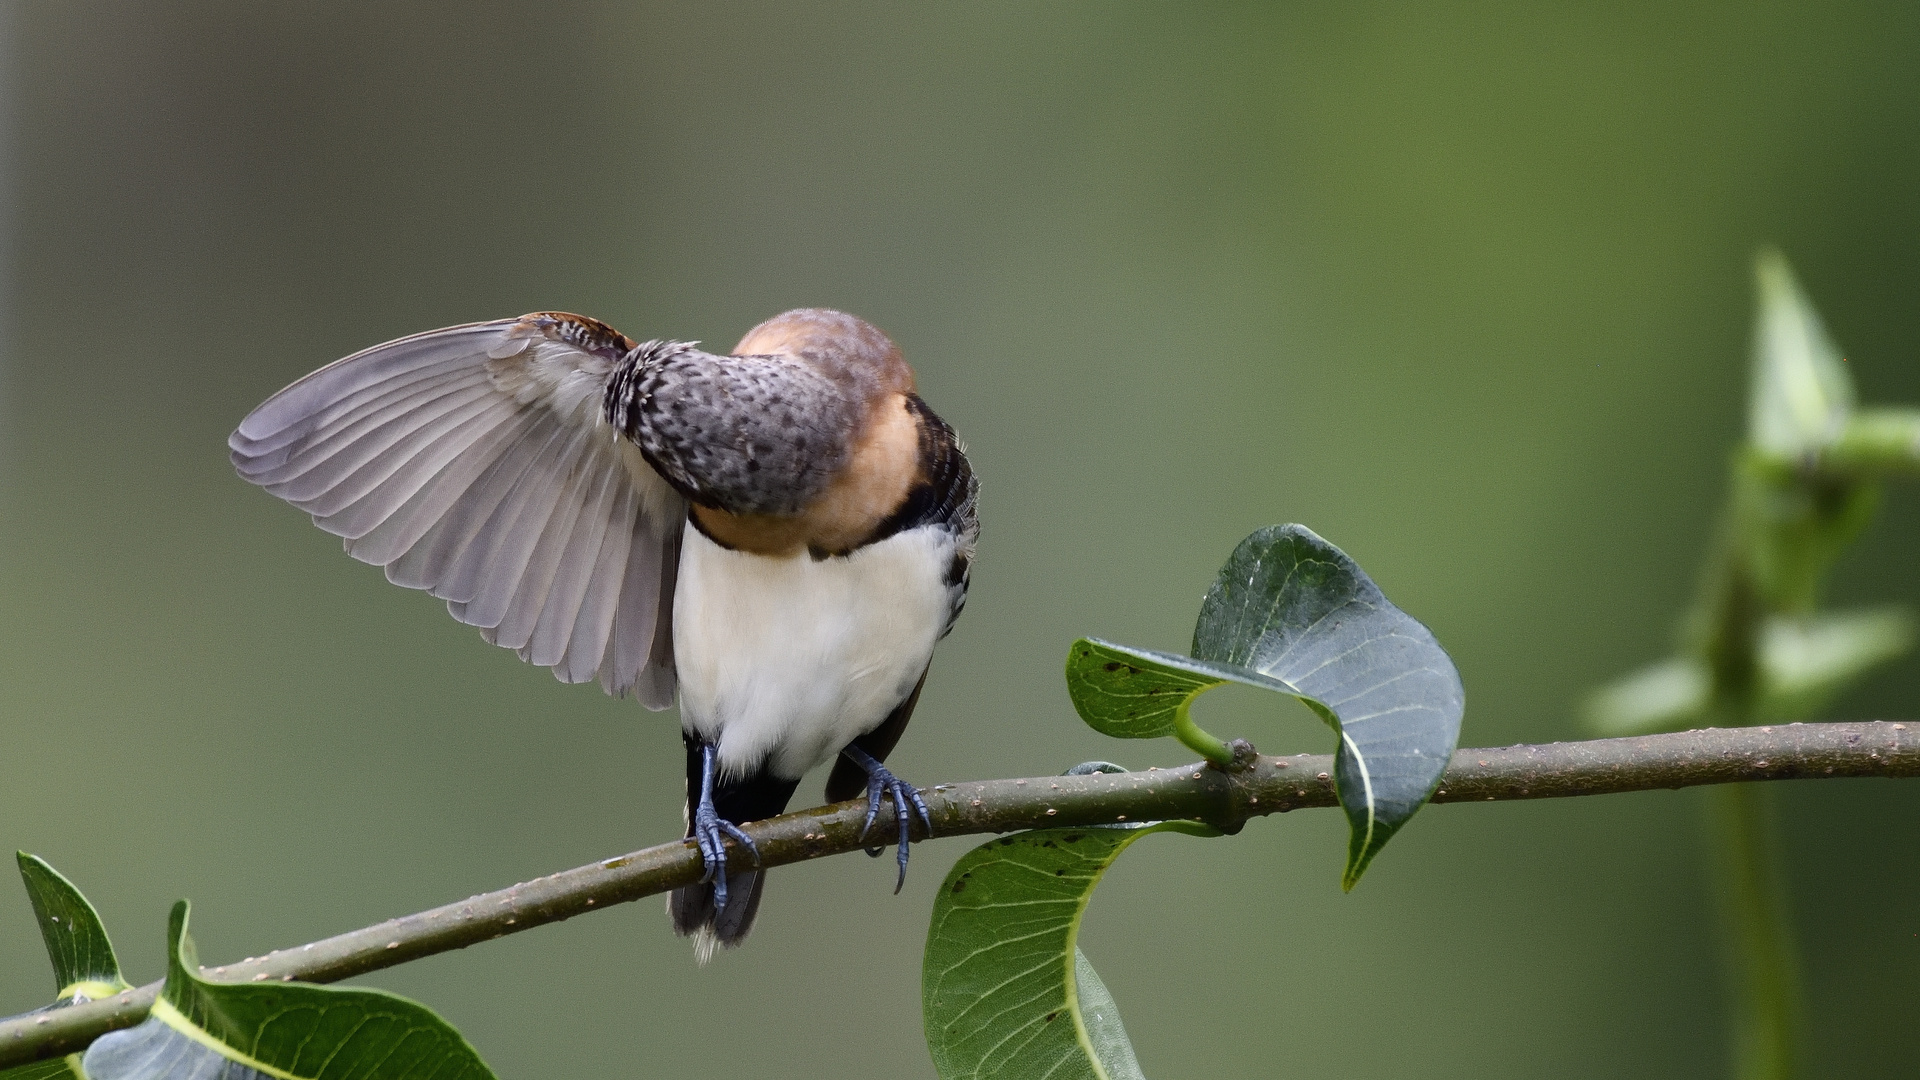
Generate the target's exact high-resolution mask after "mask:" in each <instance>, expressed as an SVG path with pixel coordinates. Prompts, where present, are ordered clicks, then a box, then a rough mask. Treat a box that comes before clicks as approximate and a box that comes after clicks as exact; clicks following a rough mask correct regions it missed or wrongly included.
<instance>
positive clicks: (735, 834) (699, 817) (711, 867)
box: [688, 746, 760, 912]
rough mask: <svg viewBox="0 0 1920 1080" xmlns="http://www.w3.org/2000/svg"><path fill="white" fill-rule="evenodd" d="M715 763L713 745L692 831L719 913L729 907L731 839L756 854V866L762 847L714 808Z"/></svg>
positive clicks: (704, 753)
mask: <svg viewBox="0 0 1920 1080" xmlns="http://www.w3.org/2000/svg"><path fill="white" fill-rule="evenodd" d="M713 762H714V750H713V747H711V746H705V747H701V762H700V765H701V774H702V775H701V777H700V801H699V803H698V804H696V805H695V806H694V808H693V821H692V822H690V823H689V829H688V832H689V834H690V835H691V836H692V838H693V842H694V844H696V845H697V846H698V847H699V848H700V861H701V862H702V863H703V864H705V866H706V873H705V874H703V875H701V877H700V880H701V882H702V883H706V882H712V883H713V910H715V911H716V912H718V911H725V910H727V838H728V837H729V836H730V837H732V838H733V839H735V840H737V841H739V843H740V846H741V847H744V848H746V849H747V854H749V855H752V856H753V864H754V865H755V866H759V865H760V848H759V847H758V846H756V845H755V844H754V842H753V837H751V836H748V835H747V834H746V833H745V832H743V831H742V830H741V828H740V826H738V825H735V824H734V823H733V822H731V821H728V820H727V819H726V818H723V817H721V816H720V813H719V811H717V810H715V809H714V808H713Z"/></svg>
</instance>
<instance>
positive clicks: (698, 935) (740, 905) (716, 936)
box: [667, 735, 800, 964]
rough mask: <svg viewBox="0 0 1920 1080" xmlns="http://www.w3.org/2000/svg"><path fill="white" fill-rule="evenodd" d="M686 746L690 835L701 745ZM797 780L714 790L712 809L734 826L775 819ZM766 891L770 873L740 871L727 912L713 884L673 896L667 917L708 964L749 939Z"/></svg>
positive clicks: (691, 741)
mask: <svg viewBox="0 0 1920 1080" xmlns="http://www.w3.org/2000/svg"><path fill="white" fill-rule="evenodd" d="M686 743H687V821H688V823H689V834H691V823H692V821H693V810H694V806H695V805H696V804H697V803H698V802H699V800H700V767H701V762H700V742H699V740H698V739H697V738H695V737H694V736H692V735H688V736H686ZM799 786H800V781H799V780H798V779H794V780H781V779H779V778H777V777H774V776H772V775H770V774H767V773H761V774H759V775H757V776H749V777H744V778H737V779H732V780H727V781H719V780H716V781H715V782H714V785H713V808H714V810H715V811H716V812H718V813H719V815H720V816H721V817H723V818H725V819H727V820H728V821H731V822H733V823H734V824H736V825H738V824H743V823H745V822H748V821H759V820H761V819H763V818H770V817H773V816H774V815H776V814H778V813H780V812H781V811H783V810H785V809H786V808H787V802H788V800H790V799H792V798H793V793H794V790H795V789H797V788H798V787H799ZM766 887H767V878H766V873H765V872H764V871H760V870H736V871H733V872H732V873H730V874H728V875H727V906H726V907H725V908H724V909H721V908H719V907H717V905H715V904H714V902H713V884H712V883H711V882H708V883H706V884H703V885H688V886H687V887H685V888H683V889H675V890H673V893H672V895H670V896H668V897H667V914H668V915H670V916H672V917H673V930H674V933H677V934H679V935H681V936H682V937H691V938H693V952H694V956H695V957H696V958H697V959H698V960H699V961H700V963H702V964H704V963H706V962H707V961H708V960H711V959H712V958H713V951H714V949H715V948H717V947H718V946H721V945H725V946H726V947H728V948H732V947H733V946H735V945H738V944H740V942H741V941H743V940H745V939H746V936H747V932H748V931H749V930H752V929H753V918H754V916H755V915H756V914H758V913H759V911H760V894H761V893H762V892H763V891H765V889H766Z"/></svg>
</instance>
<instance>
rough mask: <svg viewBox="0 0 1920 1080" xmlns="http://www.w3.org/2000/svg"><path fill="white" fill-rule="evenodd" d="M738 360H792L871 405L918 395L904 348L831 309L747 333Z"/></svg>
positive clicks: (784, 315) (803, 312)
mask: <svg viewBox="0 0 1920 1080" xmlns="http://www.w3.org/2000/svg"><path fill="white" fill-rule="evenodd" d="M733 355H735V356H791V357H793V358H795V359H796V360H800V361H802V362H803V363H806V364H807V365H809V366H811V367H812V368H813V369H814V370H816V371H818V372H820V373H821V374H822V375H825V376H827V377H828V378H830V379H832V380H833V381H835V382H837V383H839V384H841V385H842V386H843V387H845V388H846V389H847V390H849V391H852V396H853V397H855V398H856V399H864V400H865V401H867V402H869V403H877V402H879V401H881V400H882V399H884V398H886V397H888V396H889V395H893V394H911V393H913V369H912V368H909V367H908V366H907V362H906V360H905V358H903V357H902V356H901V355H900V346H898V345H895V344H894V343H893V339H892V338H889V337H888V336H887V335H886V334H884V333H882V332H881V330H880V328H879V327H877V326H875V325H873V324H872V323H870V322H868V321H866V320H865V319H862V318H860V317H858V316H856V315H849V314H847V313H846V312H844V311H835V310H833V309H832V308H795V309H793V310H792V311H785V312H781V313H780V314H778V315H775V316H774V317H773V318H771V319H768V320H767V321H766V322H763V323H761V324H760V325H759V326H756V327H754V328H753V329H751V330H749V331H747V336H746V337H743V338H741V339H740V344H738V345H735V346H734V347H733Z"/></svg>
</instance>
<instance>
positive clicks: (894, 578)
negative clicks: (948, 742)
mask: <svg viewBox="0 0 1920 1080" xmlns="http://www.w3.org/2000/svg"><path fill="white" fill-rule="evenodd" d="M953 546H954V539H953V535H952V534H951V533H950V532H948V531H947V530H945V529H943V528H940V527H938V526H932V525H928V526H922V527H920V528H917V529H909V530H907V531H905V532H901V533H898V534H896V535H894V536H891V537H888V538H887V539H885V540H882V541H880V542H879V543H877V544H870V545H868V546H866V547H863V548H860V549H859V550H857V551H854V552H853V553H852V554H850V555H847V556H845V557H840V558H830V559H822V560H817V561H816V560H814V559H813V558H811V557H809V556H807V555H804V554H802V555H797V556H794V557H792V558H785V559H780V558H772V557H769V556H765V555H753V554H747V553H744V552H738V551H729V550H727V549H725V548H722V547H720V546H719V545H718V544H715V543H714V542H713V541H711V540H709V539H707V538H706V537H705V536H704V535H702V534H701V533H700V532H699V530H697V529H694V528H692V527H691V526H689V527H688V528H687V531H686V534H685V536H684V538H683V540H682V549H681V556H680V577H679V584H678V586H677V591H676V592H675V595H674V608H673V645H674V657H675V662H676V664H677V666H678V668H679V675H680V710H681V723H682V724H683V725H684V726H685V727H687V728H688V729H689V730H692V731H694V732H696V733H698V734H699V735H700V736H701V737H702V738H704V739H706V740H707V741H708V742H716V743H717V744H718V746H719V750H720V754H719V766H720V770H721V772H722V773H723V774H726V775H729V776H738V775H742V774H747V773H751V772H754V771H757V770H758V769H759V768H761V766H762V764H763V763H764V764H765V766H766V767H767V768H768V769H769V770H770V771H771V772H772V773H773V774H774V775H775V776H779V777H783V778H787V779H796V778H798V777H799V776H801V775H802V774H803V773H805V772H806V771H807V770H808V769H811V768H813V767H814V766H816V765H819V764H822V763H823V762H825V761H826V760H827V759H828V758H829V757H831V756H832V755H833V754H835V753H837V752H838V751H839V749H840V748H841V747H842V746H845V745H846V744H847V743H849V742H851V741H852V740H853V739H854V738H855V737H857V736H859V735H862V734H865V733H866V732H868V731H871V730H873V729H874V728H876V727H878V726H879V725H880V723H881V722H882V721H884V720H885V719H886V718H887V714H888V713H890V712H892V711H893V709H894V707H895V706H896V705H898V704H899V703H900V702H902V701H904V700H906V697H907V695H908V694H910V693H912V692H913V687H914V684H915V683H916V682H917V681H919V678H920V676H921V674H922V673H923V672H924V671H925V670H926V666H927V660H928V658H929V657H931V656H932V655H933V646H934V643H935V642H936V641H937V640H939V637H940V633H941V631H942V630H943V629H944V628H945V627H946V623H947V613H948V602H949V601H948V595H947V586H946V583H945V580H944V576H945V573H946V570H947V567H948V566H949V565H950V564H951V563H952V560H953Z"/></svg>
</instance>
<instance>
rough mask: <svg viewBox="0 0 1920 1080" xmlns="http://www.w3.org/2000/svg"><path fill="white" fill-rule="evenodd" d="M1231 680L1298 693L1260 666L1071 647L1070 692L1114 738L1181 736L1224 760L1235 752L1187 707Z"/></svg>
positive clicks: (1108, 645) (1093, 641)
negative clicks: (1255, 668)
mask: <svg viewBox="0 0 1920 1080" xmlns="http://www.w3.org/2000/svg"><path fill="white" fill-rule="evenodd" d="M1230 682H1232V683H1241V684H1243V685H1246V686H1257V687H1259V688H1260V689H1262V690H1277V691H1279V692H1280V693H1282V694H1290V695H1293V696H1295V697H1298V696H1300V693H1299V691H1298V690H1296V689H1294V688H1293V687H1291V686H1289V685H1287V684H1286V683H1283V682H1281V681H1280V680H1278V679H1270V678H1268V677H1266V676H1265V675H1262V674H1260V673H1259V672H1257V671H1249V670H1247V669H1246V668H1243V667H1236V666H1234V665H1232V664H1215V663H1209V662H1208V661H1205V660H1195V659H1193V658H1192V657H1190V656H1179V655H1176V654H1174V653H1164V652H1160V651H1158V650H1155V649H1136V648H1134V647H1132V646H1131V645H1118V644H1115V643H1113V642H1111V641H1101V640H1100V639H1098V638H1081V639H1080V640H1079V641H1076V642H1074V643H1073V648H1071V649H1069V650H1068V651H1067V696H1068V697H1070V698H1072V699H1073V707H1074V708H1075V709H1076V710H1077V711H1078V712H1079V713H1080V718H1081V719H1082V720H1085V721H1086V722H1087V725H1088V726H1089V727H1091V728H1093V729H1094V730H1095V731H1098V732H1100V733H1101V734H1102V735H1111V736H1113V737H1114V738H1116V739H1158V738H1162V737H1164V736H1168V735H1174V736H1178V737H1179V738H1180V741H1182V742H1184V743H1186V744H1187V745H1188V746H1191V747H1193V749H1195V750H1197V751H1199V752H1200V753H1202V754H1205V755H1206V756H1207V758H1208V759H1209V760H1212V761H1216V762H1219V763H1220V764H1223V765H1224V764H1226V763H1227V762H1228V761H1231V760H1232V758H1233V752H1232V751H1231V750H1229V749H1228V748H1227V745H1226V744H1225V743H1223V742H1221V741H1220V740H1218V739H1216V738H1214V737H1213V736H1211V735H1208V734H1207V733H1206V732H1204V731H1201V730H1200V729H1199V728H1197V727H1195V726H1194V725H1193V720H1192V718H1191V717H1190V715H1189V709H1190V707H1191V706H1192V705H1193V699H1194V698H1197V697H1199V696H1200V695H1201V694H1203V693H1205V692H1207V691H1208V690H1211V689H1213V688H1214V687H1216V686H1223V685H1225V684H1227V683H1230Z"/></svg>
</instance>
